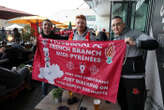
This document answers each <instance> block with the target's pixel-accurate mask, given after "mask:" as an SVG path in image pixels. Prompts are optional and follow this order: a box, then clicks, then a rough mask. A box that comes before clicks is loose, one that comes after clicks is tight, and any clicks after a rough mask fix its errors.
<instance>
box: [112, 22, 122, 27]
mask: <svg viewBox="0 0 164 110" xmlns="http://www.w3.org/2000/svg"><path fill="white" fill-rule="evenodd" d="M121 24H123V23H122V22H119V23H116V24H112V27H115V26H121Z"/></svg>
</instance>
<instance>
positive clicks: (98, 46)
mask: <svg viewBox="0 0 164 110" xmlns="http://www.w3.org/2000/svg"><path fill="white" fill-rule="evenodd" d="M96 47H97V48H100V49H101V48H102V46H101V45H99V44H93V46H92V48H96Z"/></svg>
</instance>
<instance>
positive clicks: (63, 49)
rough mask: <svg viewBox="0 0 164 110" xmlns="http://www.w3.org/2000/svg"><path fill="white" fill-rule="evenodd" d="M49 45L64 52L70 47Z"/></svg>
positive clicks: (68, 50)
mask: <svg viewBox="0 0 164 110" xmlns="http://www.w3.org/2000/svg"><path fill="white" fill-rule="evenodd" d="M50 47H51V48H53V49H55V50H61V51H65V52H70V51H71V49H70V48H69V47H66V46H60V45H54V44H50Z"/></svg>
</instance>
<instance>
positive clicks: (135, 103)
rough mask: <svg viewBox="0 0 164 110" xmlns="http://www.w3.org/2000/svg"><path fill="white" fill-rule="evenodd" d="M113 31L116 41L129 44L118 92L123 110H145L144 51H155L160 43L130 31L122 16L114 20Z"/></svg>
mask: <svg viewBox="0 0 164 110" xmlns="http://www.w3.org/2000/svg"><path fill="white" fill-rule="evenodd" d="M112 30H113V32H114V34H115V35H114V40H121V39H124V41H125V43H126V44H127V49H126V55H125V59H124V64H123V68H122V75H121V80H120V85H119V92H118V102H119V104H120V106H121V110H144V103H145V98H146V90H145V60H144V59H143V58H144V57H143V56H144V51H143V49H144V50H154V49H156V48H157V47H158V43H157V41H156V40H154V39H152V38H151V37H149V36H148V35H146V34H143V33H141V32H138V31H135V30H130V29H129V28H128V27H126V25H125V23H124V22H123V20H122V18H121V17H120V16H115V17H114V18H113V19H112Z"/></svg>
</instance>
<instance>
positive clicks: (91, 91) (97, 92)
mask: <svg viewBox="0 0 164 110" xmlns="http://www.w3.org/2000/svg"><path fill="white" fill-rule="evenodd" d="M82 90H83V91H85V92H89V93H94V94H103V95H108V93H107V92H104V91H94V90H91V89H89V88H85V87H83V88H82Z"/></svg>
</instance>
